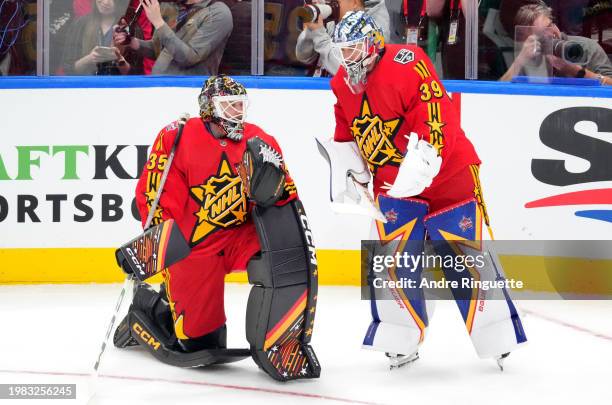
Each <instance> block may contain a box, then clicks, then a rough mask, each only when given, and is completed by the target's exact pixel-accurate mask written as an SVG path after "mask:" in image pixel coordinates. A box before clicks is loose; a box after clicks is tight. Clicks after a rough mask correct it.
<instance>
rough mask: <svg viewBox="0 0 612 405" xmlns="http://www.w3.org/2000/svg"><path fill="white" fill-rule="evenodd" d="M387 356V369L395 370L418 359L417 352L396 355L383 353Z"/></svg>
mask: <svg viewBox="0 0 612 405" xmlns="http://www.w3.org/2000/svg"><path fill="white" fill-rule="evenodd" d="M385 354H386V355H387V357H388V358H389V361H390V362H391V364H389V370H395V369H398V368H402V367H404V366H405V365H407V364H412V363H414V362H415V361H417V360H418V359H419V353H418V352H417V353H414V354H412V355H409V356H402V355H396V354H392V353H385Z"/></svg>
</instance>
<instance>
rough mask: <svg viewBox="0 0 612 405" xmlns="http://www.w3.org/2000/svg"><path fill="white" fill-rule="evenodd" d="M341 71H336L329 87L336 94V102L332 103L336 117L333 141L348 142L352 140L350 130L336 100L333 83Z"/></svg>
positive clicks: (339, 78)
mask: <svg viewBox="0 0 612 405" xmlns="http://www.w3.org/2000/svg"><path fill="white" fill-rule="evenodd" d="M341 77H342V73H341V72H338V73H337V74H336V76H334V78H333V79H332V82H331V88H332V91H333V92H334V95H335V96H336V104H334V115H335V117H336V130H335V131H334V141H336V142H350V141H354V138H353V136H352V135H351V130H350V127H349V125H348V122H347V120H346V115H345V114H344V111H343V110H342V106H341V105H340V102H339V101H338V95H337V94H336V89H335V86H336V85H335V83H336V82H337V80H341Z"/></svg>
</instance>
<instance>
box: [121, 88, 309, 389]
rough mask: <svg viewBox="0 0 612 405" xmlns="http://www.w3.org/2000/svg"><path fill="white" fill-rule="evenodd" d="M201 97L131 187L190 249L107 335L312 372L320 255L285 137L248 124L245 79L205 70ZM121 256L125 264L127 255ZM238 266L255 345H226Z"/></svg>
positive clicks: (175, 352) (143, 209)
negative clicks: (227, 286) (232, 278)
mask: <svg viewBox="0 0 612 405" xmlns="http://www.w3.org/2000/svg"><path fill="white" fill-rule="evenodd" d="M199 104H200V117H198V118H192V119H189V120H186V121H185V122H181V123H178V122H177V123H172V124H170V125H168V126H167V127H166V128H164V129H162V130H161V132H160V133H159V134H158V136H157V138H156V140H155V142H154V144H153V148H152V151H151V153H150V156H149V160H148V162H147V164H146V166H145V168H144V170H143V172H142V175H141V176H140V180H139V182H138V185H137V188H136V202H137V206H138V210H139V212H140V214H141V217H142V218H143V219H144V218H146V217H147V214H149V211H151V210H153V213H152V214H153V215H152V221H151V225H160V224H162V225H163V224H166V223H167V224H169V225H171V226H173V227H175V228H176V227H178V230H180V235H182V236H183V237H184V238H185V239H186V241H187V242H188V245H189V247H190V248H191V253H189V255H188V256H187V257H186V258H185V259H183V260H181V261H179V262H177V263H175V264H173V265H171V266H170V267H169V268H167V269H164V270H163V271H162V274H163V276H164V282H163V283H162V286H161V288H160V292H159V293H158V292H156V291H155V290H153V289H152V288H151V287H150V286H148V285H147V284H143V283H140V284H138V285H137V287H136V289H135V295H134V299H133V302H132V304H131V306H130V310H129V312H128V315H127V316H126V318H125V319H124V320H123V321H122V322H121V324H120V325H119V326H118V327H117V330H116V331H115V335H114V336H115V337H114V344H115V346H117V347H120V348H124V347H127V346H132V345H136V344H140V345H142V346H144V347H146V348H147V349H148V350H149V351H150V352H151V353H152V354H153V355H154V356H155V357H156V358H157V359H159V360H161V361H163V362H165V363H168V364H172V365H176V366H180V367H199V366H206V365H209V364H215V363H227V362H232V361H236V360H241V359H243V358H245V357H247V356H249V355H250V356H252V357H253V359H254V360H255V362H256V363H257V365H258V366H259V367H260V368H261V369H263V370H264V371H265V372H266V373H268V374H269V375H270V376H271V377H272V378H274V379H277V380H280V381H286V380H291V379H298V378H317V377H319V374H320V366H319V364H318V361H317V359H316V357H315V354H314V351H313V350H312V348H311V346H310V345H309V344H308V343H309V342H310V338H311V335H312V328H313V325H314V314H315V305H316V294H317V278H316V277H317V271H316V270H317V268H316V256H315V254H314V246H313V244H312V234H311V232H310V230H309V228H308V219H307V217H306V215H305V212H304V208H303V206H302V204H301V203H300V201H299V199H298V196H297V192H296V188H295V185H294V183H293V181H292V180H291V177H290V176H289V174H288V172H287V169H286V166H285V163H284V161H283V157H282V155H281V150H280V147H279V146H278V144H277V142H276V140H275V139H274V138H273V137H271V136H270V135H268V134H266V133H265V132H264V131H263V130H262V129H261V128H259V127H257V126H256V125H253V124H250V123H246V122H244V117H245V113H246V108H247V95H246V89H245V88H244V87H243V86H242V85H241V84H240V83H238V82H236V81H234V80H233V79H232V78H230V77H227V76H212V77H210V78H209V79H208V80H207V81H206V83H205V84H204V86H203V89H202V91H201V93H200V96H199ZM179 141H180V142H179ZM169 164H171V167H168V168H166V165H169ZM166 169H167V170H166ZM164 175H165V176H167V177H164ZM160 188H162V190H161V196H160V198H159V203H158V204H156V203H155V200H156V196H157V193H158V190H159V189H160ZM143 223H145V222H144V221H143ZM145 226H146V225H145ZM160 232H162V233H160V235H163V230H162V231H160ZM175 232H176V230H175ZM180 235H179V236H180ZM162 239H163V236H162ZM141 249H145V247H143V246H141ZM135 250H136V249H135ZM168 250H169V249H168ZM163 253H164V255H165V256H168V255H171V254H172V252H169V251H166V252H163ZM119 257H120V259H119V260H120V262H121V264H122V267H123V268H124V270H126V272H128V273H129V272H130V271H131V268H132V267H130V266H129V264H128V261H129V260H126V259H125V257H127V256H119ZM154 258H155V259H156V260H157V259H159V260H161V258H160V257H155V256H154ZM165 259H167V257H165ZM166 262H168V260H166ZM244 269H246V270H247V273H248V277H249V282H250V283H251V284H254V286H253V287H252V289H251V293H250V296H249V300H248V303H247V308H246V334H247V340H248V342H249V344H250V348H249V349H248V350H247V349H245V350H242V349H227V346H226V334H227V332H226V326H225V321H226V318H225V313H224V305H223V292H224V279H225V275H226V274H227V273H229V272H231V271H236V270H244ZM151 273H152V272H150V273H149V274H148V275H151ZM139 278H142V277H139Z"/></svg>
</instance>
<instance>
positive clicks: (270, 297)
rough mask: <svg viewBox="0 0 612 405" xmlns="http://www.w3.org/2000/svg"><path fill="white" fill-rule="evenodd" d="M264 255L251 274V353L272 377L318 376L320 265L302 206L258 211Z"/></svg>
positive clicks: (255, 217) (248, 325)
mask: <svg viewBox="0 0 612 405" xmlns="http://www.w3.org/2000/svg"><path fill="white" fill-rule="evenodd" d="M252 217H253V220H254V222H255V226H256V229H257V234H258V236H259V241H260V245H261V254H259V255H258V256H256V257H254V258H253V259H251V261H250V262H249V265H248V268H247V273H248V278H249V283H251V284H253V287H252V289H251V293H250V295H249V300H248V303H247V313H246V335H247V341H248V342H249V344H250V346H251V354H252V357H253V359H254V360H255V362H256V363H257V365H259V366H260V367H261V368H262V369H263V370H264V371H265V372H266V373H268V374H269V375H270V376H271V377H272V378H274V379H276V380H280V381H286V380H291V379H298V378H317V377H319V375H320V372H321V368H320V366H319V362H318V360H317V358H316V355H315V353H314V350H313V349H312V347H311V346H310V345H309V344H308V343H309V342H310V339H311V336H312V330H313V326H314V315H315V308H316V294H317V262H316V255H315V249H314V245H313V243H312V234H311V232H310V229H309V226H308V219H307V217H306V213H305V211H304V207H303V206H302V204H301V202H300V201H298V200H295V201H292V202H290V203H288V204H286V205H283V206H271V207H267V208H262V207H259V206H257V207H255V208H254V209H253V215H252Z"/></svg>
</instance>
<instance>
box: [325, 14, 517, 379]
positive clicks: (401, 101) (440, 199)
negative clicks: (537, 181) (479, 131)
mask: <svg viewBox="0 0 612 405" xmlns="http://www.w3.org/2000/svg"><path fill="white" fill-rule="evenodd" d="M333 39H334V45H333V51H334V53H335V56H336V58H338V60H339V61H340V63H341V68H340V70H339V71H338V74H337V75H336V76H335V77H334V78H333V79H332V81H331V87H332V90H333V92H334V94H335V96H336V98H337V102H336V104H335V118H336V129H335V133H334V139H333V140H328V141H325V142H320V149H321V151H322V153H323V154H324V156H325V157H326V158H327V159H328V160H329V163H330V168H331V171H332V176H331V179H332V184H331V198H332V202H333V204H332V206H333V207H335V209H336V210H338V211H343V212H349V211H352V212H355V210H356V209H357V208H359V209H360V210H362V212H363V209H364V208H365V207H367V210H366V211H365V212H370V213H371V214H372V216H373V217H374V218H376V220H375V222H374V224H373V225H374V226H373V230H372V239H376V240H378V241H379V243H378V244H377V246H379V247H381V248H382V249H383V250H384V251H385V252H386V254H388V255H395V254H397V253H400V254H402V255H404V254H405V253H407V254H411V255H420V254H421V252H422V251H423V248H424V240H425V239H426V237H427V235H428V238H429V239H430V240H431V241H432V244H433V245H434V246H435V248H436V253H438V255H442V254H446V253H449V254H452V255H454V256H453V257H455V258H457V257H459V256H460V255H464V256H465V255H468V254H479V252H480V253H483V252H482V249H483V246H482V234H481V231H482V221H483V220H484V222H485V224H486V225H487V227H488V226H489V218H488V215H487V211H486V207H485V204H484V200H483V196H482V191H481V188H480V181H479V176H478V171H479V164H480V159H479V158H478V155H477V154H476V151H475V150H474V147H473V145H472V144H471V143H470V141H469V140H468V139H467V138H466V136H465V134H464V132H463V130H462V129H461V127H460V125H459V115H458V113H457V111H456V110H455V108H454V107H453V105H452V103H451V100H450V98H449V97H448V95H447V93H446V91H445V90H444V87H443V86H442V84H441V82H440V79H439V78H438V76H437V74H436V72H435V70H434V68H433V65H432V63H431V61H430V60H429V59H428V58H427V56H426V55H425V53H424V52H423V51H422V50H421V49H420V48H419V47H417V46H411V45H387V46H385V44H384V40H383V36H382V32H381V30H380V29H379V28H378V27H377V26H376V23H375V22H374V21H373V20H372V19H371V18H370V17H368V16H367V15H365V14H364V13H363V12H362V11H357V12H349V13H347V14H346V15H345V16H344V18H343V19H342V20H341V21H340V23H339V24H338V25H337V27H336V29H335V32H334V38H333ZM372 177H373V190H374V197H375V201H371V200H370V201H371V202H370V203H368V196H369V193H368V192H367V189H366V188H365V185H367V183H369V181H370V180H371V178H372ZM347 198H350V199H351V200H354V201H355V202H357V203H358V204H352V207H351V205H350V204H347V203H348V202H349V201H347ZM342 207H344V208H342ZM341 208H342V210H341ZM454 241H461V242H454ZM390 242H393V243H390ZM385 249H386V250H385ZM459 258H460V259H461V257H459ZM369 266H370V268H369V270H368V273H369V276H368V280H370V282H369V287H368V288H369V290H370V293H371V294H370V297H371V298H370V299H371V310H372V322H371V324H370V327H369V328H368V330H367V333H366V336H365V338H364V341H363V347H364V348H366V349H371V350H376V351H381V352H384V353H386V355H387V357H388V358H389V360H390V363H391V368H395V367H399V366H401V365H404V364H407V363H409V362H412V361H414V360H416V359H417V358H418V348H419V345H420V344H421V343H422V342H423V340H424V338H425V332H426V329H427V326H428V323H429V318H428V311H427V307H428V305H426V304H433V303H430V302H426V301H425V298H424V293H423V290H422V289H421V288H420V287H419V285H420V282H418V280H420V279H421V278H422V276H423V270H424V269H423V268H422V266H421V267H419V268H416V269H412V270H413V271H406V269H402V268H399V267H395V266H391V267H389V268H385V269H384V270H383V273H378V272H377V273H375V272H374V270H373V269H372V268H371V266H372V264H370V265H369ZM377 270H380V269H377ZM443 271H444V276H445V277H446V279H451V280H452V279H454V280H459V281H461V279H464V278H468V279H471V280H498V279H500V278H502V275H501V274H500V273H499V272H498V270H497V269H496V267H495V264H494V263H493V262H492V261H490V260H488V261H487V262H486V265H485V266H484V267H483V268H475V267H474V268H469V269H468V271H462V270H461V269H455V268H443ZM373 276H376V277H384V278H385V279H387V280H390V281H397V280H403V279H410V278H414V279H415V281H417V283H416V284H412V285H416V286H417V287H416V288H405V289H404V288H396V289H387V290H386V291H383V290H381V289H378V288H375V287H374V285H373V283H372V282H371V280H372V277H373ZM388 284H389V283H387V285H388ZM459 285H462V284H461V283H460V284H459ZM389 290H391V291H389ZM451 292H452V293H453V297H454V299H455V301H456V303H457V306H458V307H459V310H460V312H461V315H462V317H463V320H464V322H465V325H466V327H467V330H468V333H469V335H470V337H471V339H472V343H473V344H474V347H475V349H476V352H477V353H478V355H479V356H480V357H481V358H494V359H496V360H497V362H498V365H499V367H500V368H501V369H502V370H503V363H502V362H503V360H504V359H505V358H506V357H507V356H508V354H509V353H510V352H511V351H513V350H515V349H516V348H517V347H519V345H520V344H522V343H524V342H526V337H525V333H524V331H523V327H522V324H521V320H520V318H519V315H518V313H517V311H516V309H515V307H514V305H513V303H512V301H511V299H510V298H509V296H508V294H507V291H505V290H501V289H498V290H497V291H483V290H479V289H476V288H475V289H469V290H467V291H466V290H465V289H461V288H460V289H457V290H452V291H451ZM430 306H431V305H430ZM430 315H431V314H430Z"/></svg>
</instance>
